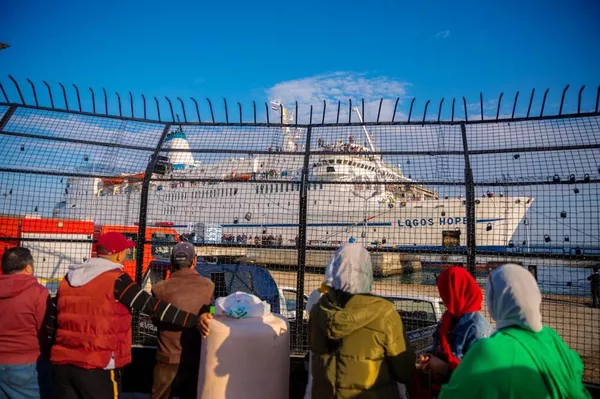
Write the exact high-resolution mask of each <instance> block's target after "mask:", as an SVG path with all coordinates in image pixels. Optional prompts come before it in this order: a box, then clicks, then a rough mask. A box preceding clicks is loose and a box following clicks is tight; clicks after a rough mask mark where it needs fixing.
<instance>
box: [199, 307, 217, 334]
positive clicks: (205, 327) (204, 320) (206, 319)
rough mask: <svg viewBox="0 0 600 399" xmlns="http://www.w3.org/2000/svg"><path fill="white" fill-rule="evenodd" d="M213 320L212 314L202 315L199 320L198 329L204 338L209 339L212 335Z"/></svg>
mask: <svg viewBox="0 0 600 399" xmlns="http://www.w3.org/2000/svg"><path fill="white" fill-rule="evenodd" d="M212 318H213V315H212V314H210V313H202V314H201V315H200V318H199V319H198V329H199V330H200V334H202V337H204V338H206V337H208V334H210V320H211V319H212Z"/></svg>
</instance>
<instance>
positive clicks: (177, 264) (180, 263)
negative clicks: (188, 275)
mask: <svg viewBox="0 0 600 399" xmlns="http://www.w3.org/2000/svg"><path fill="white" fill-rule="evenodd" d="M193 262H194V261H193V260H189V259H181V258H180V259H172V260H171V268H172V269H173V270H181V269H189V268H190V266H192V263H193Z"/></svg>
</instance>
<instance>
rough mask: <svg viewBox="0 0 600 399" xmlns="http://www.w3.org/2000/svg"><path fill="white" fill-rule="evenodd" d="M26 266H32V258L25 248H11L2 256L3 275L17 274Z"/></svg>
mask: <svg viewBox="0 0 600 399" xmlns="http://www.w3.org/2000/svg"><path fill="white" fill-rule="evenodd" d="M27 265H31V266H33V256H32V255H31V251H30V250H28V249H27V248H22V247H15V248H11V249H9V250H7V251H6V252H4V254H3V255H2V273H3V274H13V273H18V272H20V271H21V270H23V269H25V267H27Z"/></svg>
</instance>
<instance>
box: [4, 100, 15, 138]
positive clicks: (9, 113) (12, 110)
mask: <svg viewBox="0 0 600 399" xmlns="http://www.w3.org/2000/svg"><path fill="white" fill-rule="evenodd" d="M16 110H17V106H16V105H11V106H10V108H8V110H7V111H6V113H5V114H4V116H2V119H0V132H1V131H3V130H4V126H6V124H7V123H8V121H9V120H10V118H11V117H12V116H13V114H14V113H15V111H16Z"/></svg>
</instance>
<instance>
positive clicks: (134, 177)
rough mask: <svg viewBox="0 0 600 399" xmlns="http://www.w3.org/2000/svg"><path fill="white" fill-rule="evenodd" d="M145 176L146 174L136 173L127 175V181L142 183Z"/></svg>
mask: <svg viewBox="0 0 600 399" xmlns="http://www.w3.org/2000/svg"><path fill="white" fill-rule="evenodd" d="M145 176H146V174H145V173H143V172H142V173H136V174H134V175H128V176H127V179H128V180H129V181H132V180H133V181H142V180H144V177H145Z"/></svg>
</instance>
